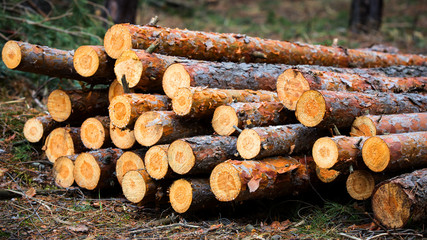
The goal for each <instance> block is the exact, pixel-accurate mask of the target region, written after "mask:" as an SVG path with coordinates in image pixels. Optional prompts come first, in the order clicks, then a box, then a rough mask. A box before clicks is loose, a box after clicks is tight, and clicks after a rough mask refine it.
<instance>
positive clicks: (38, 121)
mask: <svg viewBox="0 0 427 240" xmlns="http://www.w3.org/2000/svg"><path fill="white" fill-rule="evenodd" d="M62 125H63V124H61V123H59V122H57V121H55V120H53V118H52V116H50V114H46V115H42V116H38V117H34V118H30V119H28V120H27V121H26V122H25V125H24V130H23V132H24V137H25V139H27V140H28V141H29V142H31V143H37V142H44V140H45V139H46V137H47V135H49V133H50V132H51V131H52V130H53V129H55V128H57V127H60V126H62Z"/></svg>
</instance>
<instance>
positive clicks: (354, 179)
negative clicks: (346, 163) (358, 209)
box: [346, 170, 375, 200]
mask: <svg viewBox="0 0 427 240" xmlns="http://www.w3.org/2000/svg"><path fill="white" fill-rule="evenodd" d="M346 188H347V192H348V194H350V196H351V197H352V198H354V199H356V200H366V199H368V198H370V197H371V195H372V192H373V191H374V188H375V180H374V177H373V176H372V174H371V173H369V172H367V171H364V170H356V171H354V172H352V173H351V174H350V175H349V176H348V178H347V182H346Z"/></svg>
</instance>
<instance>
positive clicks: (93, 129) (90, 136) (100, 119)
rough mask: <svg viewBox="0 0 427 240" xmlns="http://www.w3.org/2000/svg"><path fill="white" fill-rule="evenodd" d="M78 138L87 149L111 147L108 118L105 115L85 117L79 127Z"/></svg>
mask: <svg viewBox="0 0 427 240" xmlns="http://www.w3.org/2000/svg"><path fill="white" fill-rule="evenodd" d="M80 138H81V139H82V142H83V145H85V147H86V148H88V149H100V148H107V147H111V139H110V119H109V118H108V117H105V116H96V117H92V118H88V119H86V120H85V121H84V122H83V123H82V126H81V127H80Z"/></svg>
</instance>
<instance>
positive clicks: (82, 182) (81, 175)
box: [73, 153, 101, 190]
mask: <svg viewBox="0 0 427 240" xmlns="http://www.w3.org/2000/svg"><path fill="white" fill-rule="evenodd" d="M73 173H74V179H75V181H76V183H77V185H79V187H81V188H85V189H88V190H93V189H95V188H96V186H97V185H98V182H99V177H100V176H101V169H100V168H99V165H98V162H97V161H96V159H95V158H94V157H93V156H92V155H91V154H89V153H82V154H80V155H79V156H78V157H77V158H76V161H75V162H74V171H73Z"/></svg>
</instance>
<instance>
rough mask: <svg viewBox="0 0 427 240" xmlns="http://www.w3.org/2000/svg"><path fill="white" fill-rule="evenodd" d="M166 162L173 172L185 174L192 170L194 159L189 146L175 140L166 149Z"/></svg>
mask: <svg viewBox="0 0 427 240" xmlns="http://www.w3.org/2000/svg"><path fill="white" fill-rule="evenodd" d="M168 162H169V166H170V167H171V169H172V170H173V171H174V172H176V173H178V174H186V173H188V172H189V171H190V170H191V169H192V168H193V166H194V164H195V162H196V157H195V156H194V153H193V149H192V148H191V146H190V144H188V143H187V142H185V141H182V140H176V141H174V142H173V143H171V144H170V146H169V148H168Z"/></svg>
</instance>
